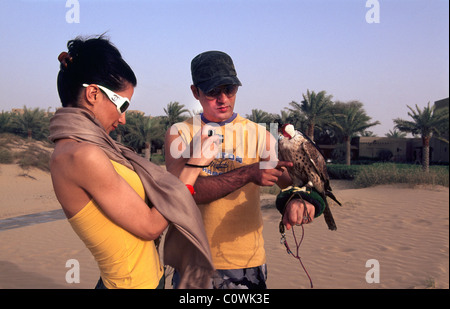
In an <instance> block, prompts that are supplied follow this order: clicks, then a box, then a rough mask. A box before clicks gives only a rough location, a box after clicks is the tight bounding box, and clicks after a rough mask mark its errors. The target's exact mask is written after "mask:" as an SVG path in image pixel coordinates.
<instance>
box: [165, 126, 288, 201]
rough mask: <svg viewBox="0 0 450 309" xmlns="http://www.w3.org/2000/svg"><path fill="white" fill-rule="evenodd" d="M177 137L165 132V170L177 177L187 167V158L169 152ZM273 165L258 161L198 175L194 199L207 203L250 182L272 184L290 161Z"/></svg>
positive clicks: (263, 184) (262, 184) (264, 184)
mask: <svg viewBox="0 0 450 309" xmlns="http://www.w3.org/2000/svg"><path fill="white" fill-rule="evenodd" d="M177 138H179V135H178V134H170V129H169V130H168V131H167V132H166V139H165V141H166V142H165V154H166V168H167V170H168V171H169V172H170V173H172V174H174V175H175V176H177V177H179V175H180V173H181V171H182V170H183V169H184V168H189V167H185V164H186V162H187V161H188V158H183V157H180V158H174V157H173V156H172V154H171V153H170V148H171V144H172V142H174V141H175V140H176V139H177ZM178 141H179V140H178ZM181 147H182V146H181V145H179V149H178V150H181ZM274 165H275V166H274V168H269V169H261V168H260V164H259V163H254V164H250V165H247V166H243V167H241V168H238V169H235V170H232V171H230V172H227V173H224V174H221V175H215V176H207V177H201V176H199V177H198V178H197V181H196V182H195V185H194V188H195V192H196V194H195V195H194V199H195V201H196V202H197V203H199V204H204V203H209V202H212V201H214V200H217V199H219V198H222V197H224V196H226V195H228V194H230V193H231V192H233V191H236V190H237V189H239V188H241V187H243V186H244V185H246V184H248V183H250V182H253V183H255V184H257V185H260V186H273V185H274V184H275V183H276V182H277V180H278V178H279V177H280V176H281V175H283V170H282V168H283V167H284V166H291V165H292V163H290V162H277V164H274Z"/></svg>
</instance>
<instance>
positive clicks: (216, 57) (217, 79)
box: [191, 51, 242, 93]
mask: <svg viewBox="0 0 450 309" xmlns="http://www.w3.org/2000/svg"><path fill="white" fill-rule="evenodd" d="M191 74H192V82H193V83H194V85H195V86H197V87H198V88H200V89H201V90H202V91H203V92H204V93H207V92H209V91H211V90H212V89H214V88H215V87H217V86H221V85H239V86H242V84H241V82H240V81H239V79H238V78H237V74H236V69H235V68H234V64H233V60H232V59H231V57H230V56H228V55H227V54H226V53H224V52H221V51H207V52H204V53H201V54H199V55H197V56H196V57H195V58H194V59H192V62H191Z"/></svg>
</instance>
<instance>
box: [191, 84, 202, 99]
mask: <svg viewBox="0 0 450 309" xmlns="http://www.w3.org/2000/svg"><path fill="white" fill-rule="evenodd" d="M191 91H192V94H193V95H194V98H196V99H197V100H200V89H198V87H196V86H195V85H191Z"/></svg>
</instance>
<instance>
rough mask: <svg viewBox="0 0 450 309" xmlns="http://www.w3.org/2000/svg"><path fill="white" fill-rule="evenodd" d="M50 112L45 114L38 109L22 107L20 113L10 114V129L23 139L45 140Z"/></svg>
mask: <svg viewBox="0 0 450 309" xmlns="http://www.w3.org/2000/svg"><path fill="white" fill-rule="evenodd" d="M49 125H50V112H48V111H47V112H46V111H45V110H43V109H40V108H38V107H36V108H33V109H31V108H27V107H26V106H24V107H23V111H22V112H17V113H13V114H12V119H11V128H12V129H13V131H14V133H15V134H18V135H21V136H23V137H25V136H26V137H28V139H29V140H31V138H35V139H37V140H41V139H45V138H46V137H47V136H48V133H49Z"/></svg>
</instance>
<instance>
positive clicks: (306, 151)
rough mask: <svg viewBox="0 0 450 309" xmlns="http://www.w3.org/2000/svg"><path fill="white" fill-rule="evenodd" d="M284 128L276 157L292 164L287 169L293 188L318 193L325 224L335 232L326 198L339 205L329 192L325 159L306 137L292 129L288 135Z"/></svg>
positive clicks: (284, 127) (334, 224)
mask: <svg viewBox="0 0 450 309" xmlns="http://www.w3.org/2000/svg"><path fill="white" fill-rule="evenodd" d="M289 126H292V125H289ZM286 127H287V126H286V125H285V126H283V127H282V128H281V133H282V134H283V136H281V137H280V139H279V141H278V157H279V159H280V160H282V161H290V162H293V163H294V166H293V167H291V168H288V172H289V175H290V176H291V178H292V181H293V185H294V186H297V187H303V186H309V187H313V188H315V189H316V190H317V192H319V194H320V195H321V196H322V198H323V200H324V201H325V210H324V212H323V216H324V218H325V222H326V223H327V225H328V228H329V229H330V230H336V228H337V227H336V223H335V221H334V218H333V215H332V214H331V210H330V207H329V204H328V202H327V197H330V198H331V199H333V200H334V201H335V202H336V203H338V204H339V205H341V203H340V202H339V201H338V200H337V199H336V197H335V196H334V195H333V193H332V192H331V191H332V190H331V186H330V179H329V177H328V172H327V166H326V162H325V158H324V157H323V155H322V153H321V152H320V150H319V149H318V147H317V146H316V145H315V144H314V142H313V141H311V140H310V139H309V138H308V137H307V136H306V135H304V134H303V133H301V132H300V131H295V130H294V129H293V127H291V128H288V131H289V133H290V134H289V133H288V132H286V131H285V129H286Z"/></svg>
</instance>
